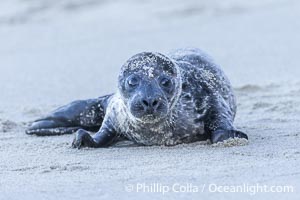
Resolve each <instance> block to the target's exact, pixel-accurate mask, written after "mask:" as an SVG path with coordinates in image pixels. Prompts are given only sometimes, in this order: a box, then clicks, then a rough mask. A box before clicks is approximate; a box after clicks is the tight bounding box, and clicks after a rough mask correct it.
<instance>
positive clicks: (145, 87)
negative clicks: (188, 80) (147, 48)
mask: <svg viewBox="0 0 300 200" xmlns="http://www.w3.org/2000/svg"><path fill="white" fill-rule="evenodd" d="M118 83H119V85H118V88H119V92H120V94H121V97H122V99H123V101H124V104H125V106H126V107H127V109H128V110H129V111H130V114H131V116H133V117H134V118H135V119H136V120H139V121H142V122H145V123H151V122H157V121H159V120H162V119H164V118H166V117H167V116H168V115H169V114H170V112H171V111H172V108H173V106H174V105H175V104H176V102H177V100H178V98H179V95H180V93H181V77H180V70H179V68H178V66H177V65H176V63H175V62H173V61H172V60H171V59H170V58H168V57H166V56H164V55H162V54H160V53H152V52H143V53H139V54H136V55H134V56H133V57H131V58H130V59H129V60H128V61H127V62H126V63H125V64H124V65H123V66H122V69H121V73H120V75H119V82H118Z"/></svg>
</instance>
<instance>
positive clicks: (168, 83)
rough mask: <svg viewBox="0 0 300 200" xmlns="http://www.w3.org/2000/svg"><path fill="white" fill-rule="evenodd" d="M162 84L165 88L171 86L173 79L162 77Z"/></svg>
mask: <svg viewBox="0 0 300 200" xmlns="http://www.w3.org/2000/svg"><path fill="white" fill-rule="evenodd" d="M160 85H161V86H163V87H165V88H169V87H171V86H172V81H171V79H169V78H166V77H165V78H163V79H161V81H160Z"/></svg>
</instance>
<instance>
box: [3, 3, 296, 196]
mask: <svg viewBox="0 0 300 200" xmlns="http://www.w3.org/2000/svg"><path fill="white" fill-rule="evenodd" d="M218 2H219V3H218ZM218 2H217V1H201V2H198V1H196V0H194V1H193V0H190V1H179V0H176V1H171V0H168V1H164V2H163V3H158V1H137V0H136V1H134V0H131V1H129V0H128V1H83V0H77V1H75V0H64V1H59V3H57V2H54V1H50V0H41V1H38V0H32V1H17V0H3V1H1V2H0V88H1V90H0V91H1V95H0V199H1V200H2V199H4V200H9V199H141V198H142V199H153V198H154V199H165V198H166V199H229V198H230V199H272V200H276V199H299V196H300V195H299V194H300V193H299V190H300V181H299V180H300V168H299V165H300V146H299V144H300V136H299V134H300V79H299V77H300V67H299V66H300V61H299V52H300V20H299V17H300V12H299V10H300V3H299V2H298V1H296V0H295V1H293V0H284V1H283V0H278V1H273V0H272V1H271V0H262V1H258V0H255V1H251V2H250V1H249V2H248V1H237V0H236V1H235V0H225V1H222V2H220V1H218ZM186 46H195V47H200V48H202V49H204V50H206V51H208V52H209V53H210V54H211V55H212V56H213V57H214V58H215V59H216V60H217V61H218V63H220V65H222V66H223V68H224V70H225V72H226V73H227V75H228V76H229V78H230V80H231V81H232V84H233V85H234V87H235V91H236V94H237V99H238V114H237V118H236V126H237V127H238V128H239V129H241V130H243V131H244V132H246V133H248V136H249V143H248V144H245V145H242V146H240V145H233V146H232V145H231V144H240V143H239V142H237V141H231V143H229V145H228V144H225V145H210V144H207V143H193V144H189V145H178V146H174V147H157V146H153V147H136V146H133V145H130V144H123V145H119V146H115V147H111V148H106V149H82V150H76V149H72V148H70V143H71V141H72V138H73V136H72V135H66V136H59V137H35V136H28V135H25V134H24V128H25V127H26V125H27V124H28V122H30V121H32V120H34V119H36V118H38V117H40V116H42V115H44V114H46V113H48V112H49V111H51V110H52V109H54V108H56V107H57V106H59V105H63V104H66V103H68V102H70V101H72V100H75V99H87V98H93V97H97V96H101V95H104V94H106V93H110V92H113V91H114V90H115V88H116V77H117V74H118V71H119V68H120V66H121V64H122V63H123V62H124V61H125V60H126V59H127V58H128V57H130V56H131V55H133V54H135V53H137V52H140V51H146V50H155V51H159V52H162V53H164V52H167V51H169V50H171V49H175V48H178V47H186ZM228 146H230V147H228ZM129 184H132V185H129ZM137 184H145V185H146V186H149V187H150V186H153V188H154V187H155V186H157V187H156V188H159V189H161V188H162V187H163V186H165V187H164V188H167V187H170V188H171V187H172V186H173V185H174V184H179V185H182V187H183V188H188V186H190V187H191V185H192V186H194V187H198V188H199V189H200V191H198V192H179V193H178V192H175V191H170V192H166V193H165V194H162V192H161V190H159V191H157V192H141V191H140V192H136V191H135V190H136V186H137ZM155 184H156V185H155ZM186 184H188V185H186ZM213 184H218V185H220V186H222V185H223V186H225V185H228V186H231V185H233V186H236V185H246V186H253V185H254V186H255V185H257V184H258V185H267V186H268V187H271V186H273V185H279V186H284V185H287V186H292V187H293V189H294V191H293V192H290V193H271V192H258V193H257V194H251V191H250V192H240V193H234V192H229V193H227V192H219V193H218V192H212V191H209V187H210V186H211V187H212V186H213ZM131 186H132V187H133V190H134V191H132V192H127V191H126V189H127V190H130V189H131ZM175 189H176V188H175ZM177 189H178V188H177ZM202 189H203V191H202ZM211 189H213V188H211ZM190 190H191V188H190Z"/></svg>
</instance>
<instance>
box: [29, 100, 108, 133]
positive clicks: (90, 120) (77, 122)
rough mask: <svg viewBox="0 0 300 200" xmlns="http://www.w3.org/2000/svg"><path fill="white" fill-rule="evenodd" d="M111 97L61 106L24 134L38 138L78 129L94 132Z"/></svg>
mask: <svg viewBox="0 0 300 200" xmlns="http://www.w3.org/2000/svg"><path fill="white" fill-rule="evenodd" d="M111 96H112V95H106V96H103V97H99V98H97V99H89V100H80V101H74V102H72V103H70V104H68V105H65V106H62V107H60V108H58V109H57V110H55V111H54V112H52V113H51V114H49V115H48V116H46V117H44V118H41V119H38V120H36V121H34V122H33V123H32V124H31V126H30V127H29V128H28V129H27V130H26V133H27V134H30V135H33V134H34V135H38V136H49V135H62V134H71V133H74V132H76V131H77V130H78V129H80V128H81V129H85V130H88V131H94V132H95V131H97V130H99V128H100V126H101V124H102V121H103V119H104V115H105V111H106V107H107V105H108V102H109V99H110V97H111Z"/></svg>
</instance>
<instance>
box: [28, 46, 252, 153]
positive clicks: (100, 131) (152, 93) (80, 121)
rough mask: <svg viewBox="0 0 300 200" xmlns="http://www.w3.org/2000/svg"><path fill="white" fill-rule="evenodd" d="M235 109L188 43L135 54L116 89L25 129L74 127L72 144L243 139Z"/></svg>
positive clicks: (225, 85)
mask: <svg viewBox="0 0 300 200" xmlns="http://www.w3.org/2000/svg"><path fill="white" fill-rule="evenodd" d="M235 114H236V100H235V96H234V93H233V90H232V87H231V84H230V82H229V80H228V79H227V77H226V76H225V74H224V72H223V71H222V70H221V69H220V67H219V66H218V65H217V64H216V63H215V62H214V61H213V60H212V59H211V58H210V57H209V56H208V55H206V54H205V53H203V52H202V51H201V50H199V49H196V48H187V49H178V50H176V51H173V52H171V53H169V54H168V55H163V54H161V53H153V52H143V53H139V54H136V55H134V56H133V57H131V58H130V59H129V60H127V61H126V62H125V64H124V65H123V66H122V68H121V72H120V75H119V78H118V90H117V92H116V93H114V94H110V95H106V96H103V97H99V98H97V99H90V100H82V101H75V102H72V103H71V104H68V105H66V106H63V107H61V108H59V109H57V110H55V111H54V112H53V113H51V114H50V115H49V116H47V117H44V118H42V119H39V120H36V121H35V122H34V123H33V124H32V125H31V126H30V127H29V128H28V129H27V130H26V133H27V134H36V135H60V134H67V133H74V132H75V138H74V141H73V143H72V146H73V147H76V148H80V147H95V148H97V147H107V146H110V145H111V144H113V143H114V142H116V141H118V140H120V139H126V140H130V141H133V142H135V143H137V144H139V145H176V144H181V143H191V142H196V141H200V140H207V139H210V140H211V142H212V143H217V142H221V141H224V140H227V139H229V138H236V137H237V138H245V139H248V137H247V135H246V134H245V133H243V132H241V131H238V130H236V128H235V127H234V125H233V121H234V117H235ZM95 131H97V132H96V133H95V134H91V132H95Z"/></svg>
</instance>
